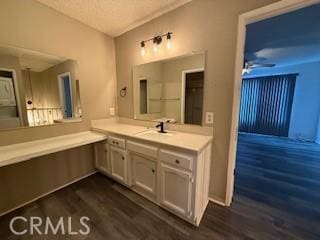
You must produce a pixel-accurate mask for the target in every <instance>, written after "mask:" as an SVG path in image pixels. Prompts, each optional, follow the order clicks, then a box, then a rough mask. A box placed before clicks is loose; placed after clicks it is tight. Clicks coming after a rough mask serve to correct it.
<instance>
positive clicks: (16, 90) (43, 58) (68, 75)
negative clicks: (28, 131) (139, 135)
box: [0, 45, 82, 130]
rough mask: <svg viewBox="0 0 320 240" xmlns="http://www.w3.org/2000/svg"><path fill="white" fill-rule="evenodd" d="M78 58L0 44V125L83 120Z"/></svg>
mask: <svg viewBox="0 0 320 240" xmlns="http://www.w3.org/2000/svg"><path fill="white" fill-rule="evenodd" d="M78 75H79V73H78V65H77V62H76V61H74V60H71V59H67V58H64V57H57V56H52V55H49V54H44V53H40V52H36V51H32V50H28V49H22V48H18V47H12V46H4V45H1V46H0V129H2V130H3V129H9V128H19V127H33V126H43V125H50V124H56V123H65V122H76V121H81V117H82V110H81V102H80V83H79V76H78Z"/></svg>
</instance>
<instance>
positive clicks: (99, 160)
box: [93, 141, 110, 173]
mask: <svg viewBox="0 0 320 240" xmlns="http://www.w3.org/2000/svg"><path fill="white" fill-rule="evenodd" d="M93 146H94V156H95V167H96V168H97V169H98V170H100V171H102V172H103V173H110V161H109V147H108V144H107V141H102V142H97V143H94V145H93Z"/></svg>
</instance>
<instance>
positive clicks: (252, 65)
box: [249, 63, 276, 68]
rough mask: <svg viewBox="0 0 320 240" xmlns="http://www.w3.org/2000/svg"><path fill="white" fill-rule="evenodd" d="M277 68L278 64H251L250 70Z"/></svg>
mask: <svg viewBox="0 0 320 240" xmlns="http://www.w3.org/2000/svg"><path fill="white" fill-rule="evenodd" d="M274 66H276V64H274V63H261V64H260V63H253V64H250V65H249V67H250V68H264V67H274Z"/></svg>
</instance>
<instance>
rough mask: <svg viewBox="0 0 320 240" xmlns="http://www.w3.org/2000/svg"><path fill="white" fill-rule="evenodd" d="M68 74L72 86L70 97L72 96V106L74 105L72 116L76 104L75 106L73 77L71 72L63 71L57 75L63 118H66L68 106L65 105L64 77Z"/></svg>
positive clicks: (70, 86)
mask: <svg viewBox="0 0 320 240" xmlns="http://www.w3.org/2000/svg"><path fill="white" fill-rule="evenodd" d="M65 76H68V77H69V88H70V98H71V107H72V109H71V110H72V117H74V115H75V114H74V111H73V110H74V106H73V96H72V79H71V73H70V72H65V73H61V74H59V75H58V76H57V78H58V86H59V97H60V107H61V111H62V114H63V118H66V116H65V114H66V111H65V110H66V106H65V99H64V91H63V90H64V84H62V81H63V77H65Z"/></svg>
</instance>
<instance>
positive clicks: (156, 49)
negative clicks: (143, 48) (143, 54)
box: [153, 43, 158, 53]
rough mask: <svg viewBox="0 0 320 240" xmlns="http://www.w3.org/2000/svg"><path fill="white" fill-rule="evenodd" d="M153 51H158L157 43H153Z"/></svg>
mask: <svg viewBox="0 0 320 240" xmlns="http://www.w3.org/2000/svg"><path fill="white" fill-rule="evenodd" d="M153 52H154V53H156V52H158V44H157V43H153Z"/></svg>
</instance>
